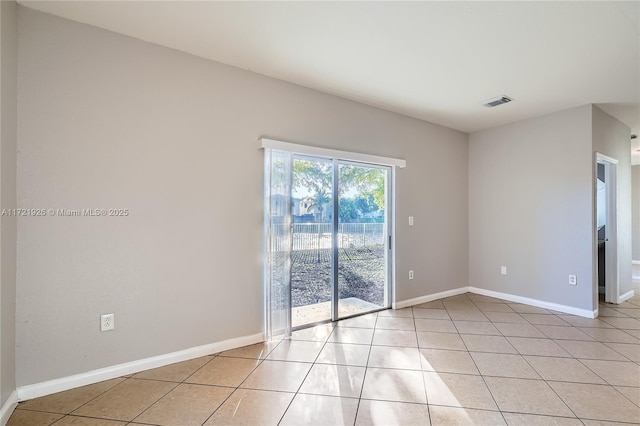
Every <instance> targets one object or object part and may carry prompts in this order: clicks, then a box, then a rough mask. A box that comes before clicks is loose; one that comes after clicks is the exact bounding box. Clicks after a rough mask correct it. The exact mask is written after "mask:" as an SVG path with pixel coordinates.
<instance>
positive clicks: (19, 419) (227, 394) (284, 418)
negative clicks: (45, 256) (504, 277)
mask: <svg viewBox="0 0 640 426" xmlns="http://www.w3.org/2000/svg"><path fill="white" fill-rule="evenodd" d="M601 312H602V316H601V317H600V318H598V319H596V320H589V319H585V318H580V317H575V316H571V315H566V314H562V313H559V312H552V311H548V310H545V309H540V308H535V307H531V306H527V305H520V304H514V303H508V302H504V301H502V300H498V299H493V298H489V297H485V296H478V295H473V294H464V295H460V296H455V297H450V298H447V299H443V300H439V301H434V302H429V303H424V304H422V305H418V306H414V307H413V308H407V309H401V310H397V311H393V310H389V311H383V312H380V313H375V314H369V315H366V316H362V317H358V318H353V319H348V320H344V321H341V322H339V323H337V324H335V325H333V324H327V325H321V326H318V327H315V328H312V329H306V330H301V331H298V332H296V333H294V336H293V338H292V339H291V340H285V341H282V342H276V343H272V344H258V345H253V346H248V347H244V348H240V349H235V350H232V351H228V352H223V353H220V354H216V355H212V356H207V357H203V358H198V359H194V360H191V361H186V362H182V363H178V364H173V365H169V366H166V367H162V368H157V369H155V370H149V371H144V372H141V373H138V374H135V375H132V376H128V377H121V378H117V379H113V380H108V381H106V382H102V383H97V384H94V385H90V386H85V387H83V388H78V389H73V390H70V391H66V392H61V393H58V394H54V395H49V396H46V397H42V398H38V399H34V400H30V401H26V402H23V403H20V404H19V405H18V407H17V409H16V410H15V412H14V414H13V416H12V417H11V419H10V421H9V423H8V424H9V426H16V425H33V426H36V425H50V424H55V425H56V426H68V425H96V426H99V425H104V426H108V425H125V424H146V425H180V426H187V425H239V424H246V425H277V424H280V425H333V424H336V425H341V424H348V425H354V424H355V425H367V424H376V425H392V424H398V425H413V424H416V425H429V424H432V425H454V424H455V425H504V424H509V425H581V424H585V425H605V424H627V423H630V424H633V423H635V424H638V423H640V319H639V318H640V296H636V297H634V298H633V299H631V300H629V301H628V302H626V303H623V304H621V305H617V306H616V305H604V304H603V305H601ZM607 422H614V423H607Z"/></svg>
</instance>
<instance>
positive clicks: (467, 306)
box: [442, 300, 479, 311]
mask: <svg viewBox="0 0 640 426" xmlns="http://www.w3.org/2000/svg"><path fill="white" fill-rule="evenodd" d="M442 303H443V304H444V307H445V308H446V309H447V310H448V311H473V310H476V309H477V310H479V309H478V307H477V306H476V305H475V303H473V302H472V301H470V300H468V301H464V300H450V301H447V300H444V301H443V302H442Z"/></svg>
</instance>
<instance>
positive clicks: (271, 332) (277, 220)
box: [264, 149, 292, 340]
mask: <svg viewBox="0 0 640 426" xmlns="http://www.w3.org/2000/svg"><path fill="white" fill-rule="evenodd" d="M291 157H292V155H291V153H290V152H288V151H278V150H272V149H265V150H264V182H265V188H264V189H265V197H264V200H265V201H264V202H265V206H264V221H265V226H264V228H265V256H264V259H265V265H264V268H265V270H264V280H265V283H264V289H265V315H266V318H265V337H266V339H267V340H273V339H277V338H287V337H289V336H290V335H291V245H292V244H291V242H292V236H291V220H292V219H291V180H292V171H291V168H292V158H291Z"/></svg>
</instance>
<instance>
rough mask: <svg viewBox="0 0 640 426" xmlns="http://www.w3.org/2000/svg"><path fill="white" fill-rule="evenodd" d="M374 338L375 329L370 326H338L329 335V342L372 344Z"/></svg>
mask: <svg viewBox="0 0 640 426" xmlns="http://www.w3.org/2000/svg"><path fill="white" fill-rule="evenodd" d="M372 339H373V329H369V328H348V327H336V328H335V329H334V330H333V333H331V336H329V340H327V341H328V342H333V343H356V344H359V345H370V344H371V340H372Z"/></svg>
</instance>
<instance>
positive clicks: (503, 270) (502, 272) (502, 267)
mask: <svg viewBox="0 0 640 426" xmlns="http://www.w3.org/2000/svg"><path fill="white" fill-rule="evenodd" d="M500 273H501V274H502V275H507V267H506V266H501V267H500Z"/></svg>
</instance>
